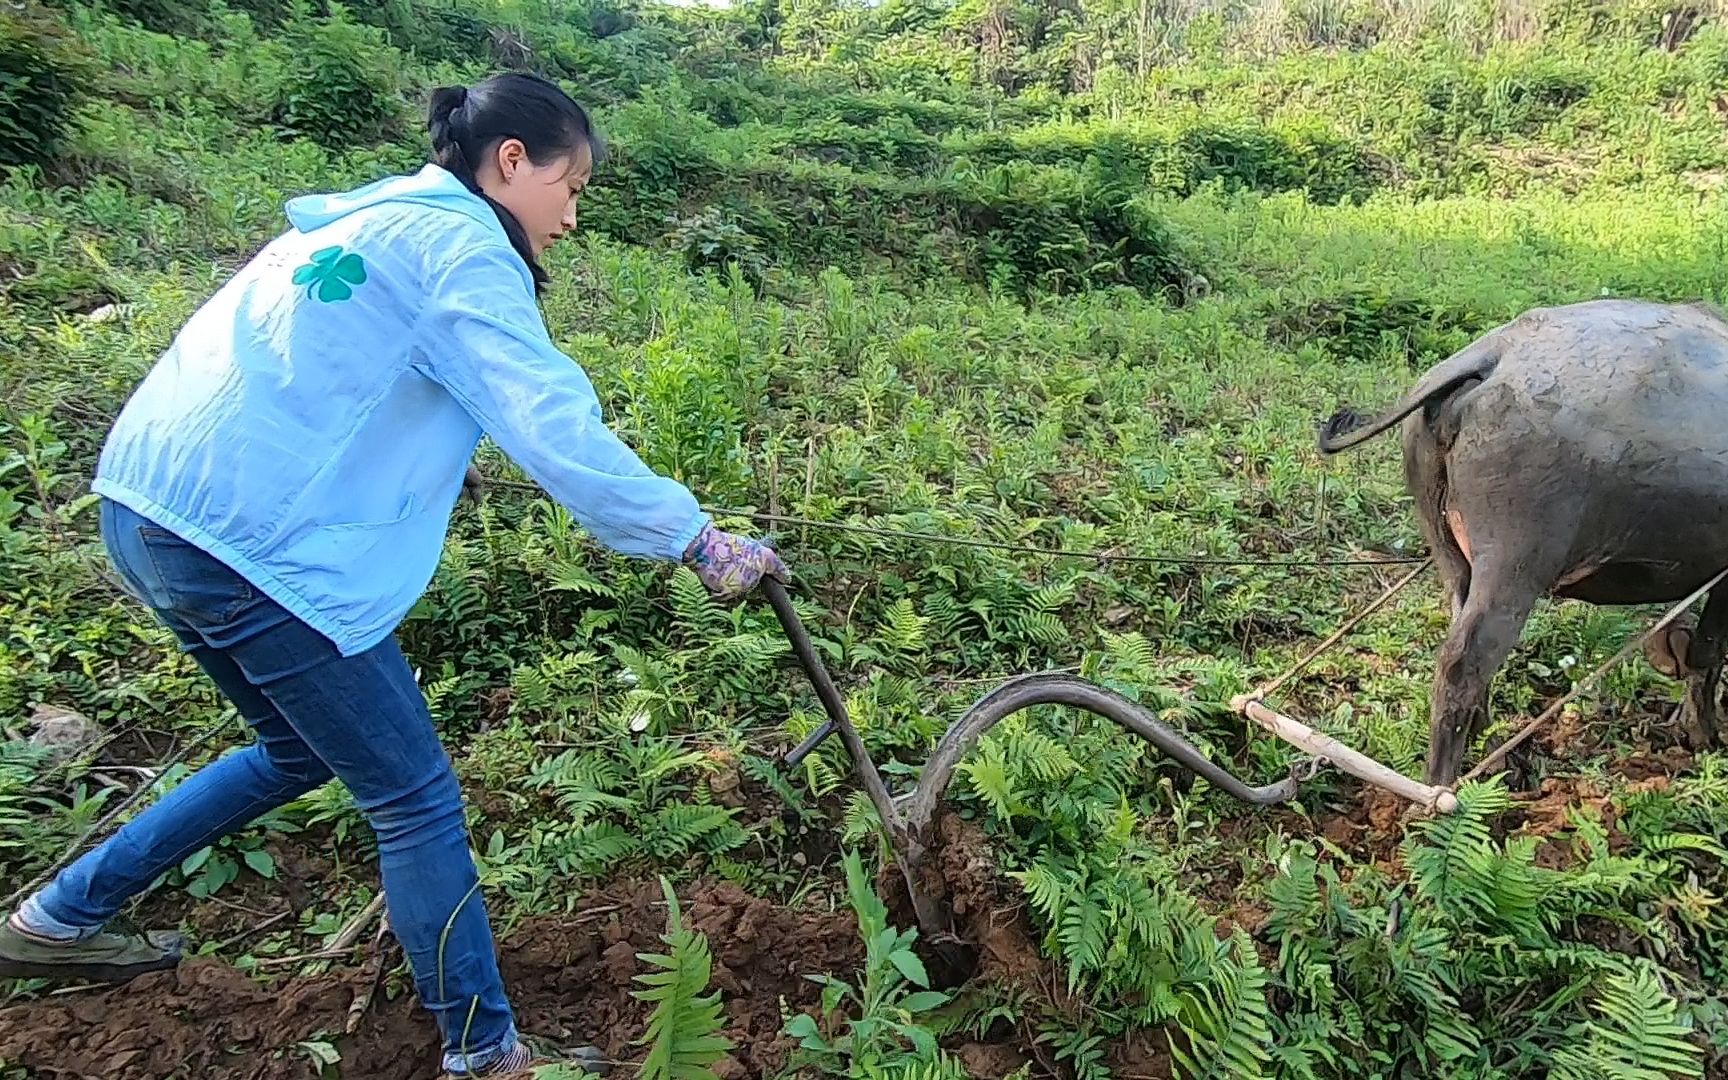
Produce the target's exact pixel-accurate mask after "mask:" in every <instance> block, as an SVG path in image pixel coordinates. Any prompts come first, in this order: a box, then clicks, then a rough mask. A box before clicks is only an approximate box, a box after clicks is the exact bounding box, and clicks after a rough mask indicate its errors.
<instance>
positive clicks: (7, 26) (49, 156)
mask: <svg viewBox="0 0 1728 1080" xmlns="http://www.w3.org/2000/svg"><path fill="white" fill-rule="evenodd" d="M88 75H89V67H88V64H87V61H86V58H85V56H84V53H83V50H82V48H81V47H80V46H79V45H78V43H77V42H76V41H74V40H73V38H72V35H71V34H69V33H67V32H66V29H65V28H64V27H63V26H61V25H60V24H59V23H58V22H57V21H55V20H54V19H52V18H50V17H49V16H48V15H47V14H46V13H45V12H43V11H42V9H41V8H39V7H37V6H36V5H34V4H25V5H23V6H22V7H19V6H16V5H12V4H5V5H0V166H6V165H24V164H32V163H33V164H38V165H46V164H48V163H49V162H50V161H52V160H53V159H54V156H55V154H56V153H57V152H58V151H59V149H60V147H61V146H62V145H63V144H64V143H65V141H66V137H67V134H68V128H69V127H70V126H71V122H72V110H73V107H74V106H75V105H76V103H77V101H78V99H79V97H80V96H81V94H82V92H83V88H84V81H85V79H87V78H88Z"/></svg>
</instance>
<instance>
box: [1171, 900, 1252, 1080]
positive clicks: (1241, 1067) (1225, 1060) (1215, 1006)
mask: <svg viewBox="0 0 1728 1080" xmlns="http://www.w3.org/2000/svg"><path fill="white" fill-rule="evenodd" d="M1230 946H1231V947H1232V949H1233V953H1234V955H1233V956H1231V957H1229V958H1228V959H1224V958H1221V960H1223V962H1221V963H1219V964H1218V965H1217V966H1216V967H1215V968H1214V969H1213V974H1212V978H1211V979H1210V980H1208V981H1207V982H1204V983H1201V984H1200V985H1199V986H1198V987H1197V988H1196V989H1195V991H1194V992H1192V993H1185V994H1184V995H1183V996H1184V998H1185V999H1186V1004H1187V1008H1186V1009H1184V1012H1183V1016H1182V1017H1181V1026H1182V1030H1183V1032H1184V1033H1185V1034H1186V1035H1187V1036H1188V1041H1189V1044H1190V1045H1191V1047H1192V1048H1193V1053H1192V1055H1190V1054H1189V1053H1187V1052H1185V1051H1183V1050H1182V1049H1181V1048H1180V1047H1179V1046H1177V1045H1176V1044H1175V1042H1174V1041H1172V1043H1171V1047H1170V1050H1171V1055H1172V1056H1173V1057H1174V1058H1175V1059H1176V1061H1177V1062H1178V1063H1179V1064H1180V1065H1181V1067H1182V1070H1183V1072H1184V1073H1186V1074H1187V1076H1188V1077H1189V1078H1190V1080H1237V1078H1252V1080H1259V1078H1260V1077H1262V1076H1264V1075H1265V1072H1266V1063H1267V1061H1268V1060H1269V1059H1270V1053H1269V1049H1270V1047H1271V1044H1272V1027H1271V1016H1272V1009H1271V1006H1270V1005H1269V1004H1267V1001H1266V983H1267V978H1266V972H1265V969H1263V968H1262V967H1261V966H1260V958H1259V957H1258V956H1257V955H1256V954H1255V952H1254V945H1253V942H1252V941H1250V940H1249V938H1248V935H1247V934H1246V933H1244V932H1243V931H1241V930H1240V929H1239V930H1237V931H1236V932H1235V933H1234V934H1233V935H1232V936H1231V940H1230Z"/></svg>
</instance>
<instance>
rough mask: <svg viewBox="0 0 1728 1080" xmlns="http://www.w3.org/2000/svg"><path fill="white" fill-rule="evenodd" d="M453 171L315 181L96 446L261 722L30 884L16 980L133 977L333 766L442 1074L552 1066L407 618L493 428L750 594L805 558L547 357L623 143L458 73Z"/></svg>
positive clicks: (133, 555) (145, 543) (530, 84)
mask: <svg viewBox="0 0 1728 1080" xmlns="http://www.w3.org/2000/svg"><path fill="white" fill-rule="evenodd" d="M430 128H431V136H432V144H433V147H434V150H435V152H436V164H431V165H428V166H426V167H425V168H424V169H423V170H421V171H420V172H419V173H418V174H416V175H414V176H408V177H393V178H389V179H386V180H382V181H379V182H377V183H373V184H370V185H367V186H365V187H361V188H359V189H358V190H355V191H350V192H346V193H343V194H336V195H314V196H307V197H304V198H299V199H294V200H292V201H290V202H289V204H288V207H287V212H288V218H289V220H290V222H291V224H292V228H290V229H289V230H288V231H287V232H286V233H284V234H283V235H281V236H279V237H278V238H277V239H276V240H274V241H273V242H271V243H270V244H269V245H268V246H267V247H265V248H264V250H263V251H262V252H260V253H259V254H258V255H257V256H256V257H255V258H254V259H252V260H251V262H250V263H248V264H247V265H246V266H245V267H244V268H243V269H241V270H240V272H239V273H238V274H237V275H236V276H235V277H234V279H233V280H232V281H230V282H229V283H227V284H226V285H225V286H224V287H223V288H222V289H221V291H219V292H218V293H217V294H216V295H215V296H214V297H212V298H211V299H210V301H209V302H208V303H206V304H205V305H204V306H203V308H201V309H200V310H199V311H198V312H197V313H196V314H195V315H194V316H193V317H192V319H191V321H190V322H189V323H188V324H187V325H186V327H185V329H184V330H183V331H182V332H181V333H180V334H179V336H178V337H177V339H176V340H175V341H174V343H173V345H172V346H171V347H170V348H169V349H168V351H167V352H166V354H165V355H164V356H163V357H162V358H161V360H160V362H159V363H157V365H156V366H155V368H154V369H153V370H152V371H151V372H150V373H149V375H148V376H147V377H146V378H145V379H144V381H143V383H142V384H141V385H140V386H139V387H138V389H137V390H136V392H135V393H134V394H133V396H132V398H131V399H130V400H129V401H128V402H127V404H126V408H125V409H124V410H123V411H122V413H121V414H120V417H119V419H118V421H117V422H116V423H115V425H114V428H113V431H112V432H111V433H110V435H109V438H108V441H107V443H106V445H105V446H104V447H103V451H102V455H101V460H100V464H99V465H98V469H97V479H96V482H95V485H94V490H95V492H96V493H97V494H98V495H100V496H101V497H102V500H103V501H102V506H101V524H102V535H103V540H104V543H105V544H106V546H107V550H108V552H109V555H110V557H111V558H112V560H113V562H114V564H115V566H116V568H117V569H118V571H119V573H120V576H121V578H122V579H123V580H124V581H125V582H126V583H127V586H128V588H129V589H130V590H132V591H133V592H134V594H135V595H136V596H137V598H138V599H140V600H141V601H142V602H144V603H146V604H148V605H149V606H150V607H151V608H153V609H154V610H155V611H156V612H157V614H158V615H159V616H160V618H161V619H162V621H163V622H165V623H166V624H167V625H168V626H169V627H170V628H172V630H173V631H174V633H175V635H176V636H177V637H178V638H179V639H180V641H181V642H182V643H183V647H184V648H185V649H186V650H187V651H189V652H190V653H191V654H192V655H193V656H194V657H195V658H196V659H197V661H198V663H199V664H200V665H201V666H202V667H203V669H204V670H205V672H207V673H208V674H209V676H210V677H211V679H213V680H214V681H215V682H216V684H217V686H218V687H219V688H220V689H221V691H222V692H223V693H224V694H225V695H227V697H228V698H229V699H230V700H231V701H232V702H233V703H234V705H235V706H236V707H237V708H238V709H239V711H240V713H241V715H243V716H244V717H245V718H246V720H247V721H248V723H249V724H250V725H251V726H252V727H253V728H254V730H255V731H256V735H257V739H256V741H255V742H254V743H253V744H252V745H250V746H248V747H246V748H244V749H241V750H239V751H237V752H235V753H232V754H230V755H228V756H225V757H223V758H222V759H221V760H219V761H217V762H215V763H213V764H211V765H209V766H207V767H206V768H204V769H202V770H201V771H199V772H197V773H196V774H194V775H193V776H191V777H190V778H188V779H187V780H186V781H185V782H184V783H182V784H181V785H180V786H178V787H177V788H175V789H174V790H173V791H172V792H170V793H169V794H168V795H167V796H165V797H164V798H163V799H162V800H161V801H160V802H158V803H157V804H156V805H154V806H152V807H151V808H150V809H149V810H147V811H146V812H144V813H142V814H140V815H139V816H138V817H137V818H136V819H135V820H133V821H132V822H130V823H129V824H128V825H127V826H126V827H125V828H123V829H121V830H120V831H119V832H118V833H117V834H115V835H114V837H113V838H111V839H110V840H108V841H107V842H106V843H104V844H102V845H101V846H100V847H98V848H96V849H95V850H94V851H92V852H90V853H89V854H87V855H85V856H84V857H83V858H82V859H80V860H79V861H78V862H76V863H74V864H73V865H72V866H71V867H70V868H68V869H67V870H66V871H65V872H63V873H62V874H60V875H59V876H58V877H57V878H56V879H55V880H54V881H53V882H52V883H51V884H49V885H48V886H47V887H45V888H44V889H42V890H41V891H40V892H38V893H36V894H35V895H33V896H31V897H30V898H29V899H28V900H26V901H25V902H24V903H23V904H21V905H20V906H19V908H18V910H17V911H15V912H13V913H12V914H11V915H10V917H9V918H8V920H7V922H6V924H5V927H4V929H0V976H10V977H21V976H39V977H62V976H63V977H79V978H92V977H94V978H105V979H115V980H124V979H126V978H130V977H131V976H133V975H136V974H138V973H140V972H144V971H150V970H155V969H159V968H165V967H171V966H173V965H174V964H175V963H177V962H178V960H179V958H180V954H181V951H182V948H183V945H182V942H181V941H180V940H179V938H178V937H177V936H175V935H173V934H169V933H162V932H156V933H150V934H143V935H123V934H119V933H114V932H105V931H104V930H103V927H104V925H105V924H106V923H107V922H108V920H110V919H111V918H112V917H113V916H114V915H115V914H116V913H117V912H118V911H119V909H120V907H121V906H122V904H124V903H125V902H126V900H127V899H129V898H130V897H132V896H134V895H136V894H137V893H139V892H140V891H142V890H143V889H144V888H146V887H147V886H148V885H149V884H150V882H151V881H153V880H154V879H155V878H156V877H157V875H159V874H161V873H162V872H164V871H165V870H167V869H169V868H170V867H172V866H174V865H176V864H177V863H178V862H180V861H181V860H182V859H184V858H185V857H186V856H187V855H189V854H191V853H192V852H195V851H197V850H199V849H200V848H203V847H205V846H206V845H209V844H212V843H214V842H216V841H217V840H219V839H220V838H221V837H223V836H225V835H227V834H228V833H230V832H233V831H234V830H236V829H238V828H240V827H242V826H244V825H245V824H247V823H248V822H250V821H252V820H254V819H255V818H257V817H259V816H260V815H261V814H263V813H264V812H266V811H268V810H270V809H272V808H274V807H277V806H280V805H282V804H284V803H286V802H289V801H290V800H292V799H295V798H298V797H299V796H301V795H303V794H305V793H306V792H308V791H310V790H312V789H313V788H316V787H318V786H319V785H321V784H324V783H326V782H327V781H329V780H330V779H331V777H332V776H334V777H337V778H339V779H341V780H342V782H343V783H345V784H346V785H347V786H348V788H349V789H350V791H352V792H353V795H354V798H355V801H356V802H357V803H358V804H359V806H360V808H361V809H362V810H363V811H364V812H365V813H366V816H367V819H368V821H369V822H370V824H371V825H372V828H373V829H374V830H375V832H376V833H377V837H378V850H379V862H380V869H381V872H382V875H383V880H384V890H385V896H386V899H387V903H388V909H389V913H390V923H391V927H392V928H393V930H394V931H395V934H396V936H397V938H398V939H400V940H401V942H402V944H403V946H404V948H405V950H406V952H407V954H408V958H409V961H410V963H411V964H412V966H413V969H414V978H415V985H416V987H417V988H418V991H419V997H420V1001H421V1003H422V1004H423V1005H424V1006H425V1007H426V1008H427V1009H428V1010H429V1011H430V1012H431V1013H432V1014H433V1015H434V1016H435V1017H436V1018H437V1021H438V1024H439V1027H440V1028H441V1030H442V1032H443V1040H444V1067H445V1069H446V1070H447V1071H448V1072H449V1073H451V1074H454V1075H496V1074H500V1073H504V1072H512V1071H516V1070H519V1069H523V1068H526V1067H528V1066H529V1065H530V1064H532V1063H533V1062H534V1061H536V1060H538V1057H537V1056H536V1052H532V1051H530V1049H529V1048H528V1046H527V1045H526V1044H525V1043H523V1042H522V1041H521V1039H520V1038H519V1037H518V1033H517V1031H516V1028H515V1024H514V1020H513V1017H512V1014H511V1010H510V1007H509V1005H508V1004H507V1002H506V1001H505V996H504V989H503V985H502V983H501V981H500V979H499V974H498V967H497V962H496V957H495V953H494V948H493V939H492V932H491V929H490V926H489V925H488V921H487V917H486V913H485V910H484V906H483V904H482V902H481V900H480V898H479V896H478V890H477V888H476V885H477V877H476V873H475V867H474V862H473V859H472V857H471V855H470V853H469V849H468V836H467V832H466V828H465V825H464V822H463V809H462V800H461V793H460V791H459V790H458V786H457V781H456V774H455V772H454V771H453V770H452V768H451V763H450V759H449V757H448V755H447V754H446V753H445V751H444V749H443V747H442V746H441V744H440V743H439V741H438V737H437V734H436V732H435V731H434V729H433V727H432V721H431V717H430V715H429V713H428V711H427V706H426V702H425V700H424V698H423V697H422V696H421V694H420V692H419V689H418V687H417V686H416V684H415V680H414V675H413V672H412V671H411V670H410V668H409V666H408V662H407V661H406V660H405V659H404V658H403V655H402V653H401V651H400V649H399V648H398V646H397V644H396V641H395V638H394V631H395V628H396V626H397V624H398V623H399V622H400V621H401V619H402V618H403V616H404V615H405V614H406V613H407V611H408V609H409V608H410V607H411V606H412V604H413V603H414V602H415V600H416V599H417V598H418V596H419V595H420V594H421V593H422V592H423V591H424V590H425V588H426V585H427V583H428V582H429V581H430V580H431V577H432V574H433V572H434V570H435V568H436V565H437V562H438V558H439V555H440V552H441V550H442V546H443V541H444V537H445V533H446V530H447V528H448V523H449V516H450V512H451V510H452V508H453V507H454V505H455V502H456V499H457V497H458V495H459V494H460V492H461V489H462V487H463V483H464V469H465V467H466V465H467V463H468V461H469V459H470V458H471V456H472V454H473V452H474V449H475V446H476V444H477V443H478V442H479V439H480V438H481V436H482V434H486V435H490V436H491V437H492V438H493V440H494V441H495V442H497V444H498V445H499V446H500V447H501V448H502V449H503V450H504V451H505V452H506V453H507V454H509V455H510V456H511V457H512V458H514V459H515V460H516V461H517V462H519V463H520V464H521V465H522V467H523V468H524V469H526V470H527V472H528V473H529V474H530V475H532V476H533V477H534V478H535V480H536V481H537V482H539V483H540V484H541V485H542V486H543V487H544V488H545V489H546V490H547V491H548V492H549V493H550V494H551V495H552V496H553V497H554V498H555V499H557V500H558V501H559V502H560V503H561V504H563V505H564V506H566V507H568V508H569V510H570V512H571V513H572V514H573V515H574V516H575V518H576V519H577V520H578V521H579V522H581V524H582V525H583V526H584V527H585V528H586V529H588V530H589V531H590V532H591V533H592V534H593V535H594V537H595V538H596V539H597V540H599V541H600V542H601V543H603V544H605V545H606V546H608V547H610V548H612V549H614V550H616V551H619V552H622V553H625V554H629V555H635V556H640V557H645V558H651V559H662V560H667V561H674V560H682V561H683V562H684V563H686V564H688V565H690V566H691V567H692V568H693V569H694V571H695V572H696V574H698V575H699V576H700V577H701V578H702V580H703V581H704V583H705V584H706V585H707V586H708V587H709V588H710V589H711V590H712V591H713V592H714V593H716V594H718V595H721V596H725V597H735V596H738V595H741V594H742V593H744V592H746V591H748V590H749V589H751V588H753V587H754V586H755V585H756V583H757V582H758V581H759V580H760V578H761V576H762V575H763V574H771V575H774V576H776V577H779V578H782V579H783V578H785V577H786V576H787V572H786V567H785V565H784V564H783V563H782V562H781V561H780V559H779V557H778V556H776V555H775V553H774V552H773V551H772V550H770V549H769V548H768V547H766V546H764V545H762V544H760V543H758V542H756V541H753V540H750V539H747V538H744V537H741V536H735V535H731V534H728V533H724V532H721V531H719V530H717V529H716V528H715V527H714V526H713V524H712V522H711V521H710V520H709V519H708V518H707V517H706V516H705V515H704V514H703V513H702V512H701V511H700V510H699V509H698V506H697V503H696V499H695V498H694V497H693V496H692V495H691V493H690V492H689V491H687V490H686V489H685V488H684V487H683V486H682V485H680V484H678V483H676V482H674V481H672V480H670V479H667V478H665V477H662V476H659V475H656V474H655V473H654V472H652V471H651V470H649V469H648V468H647V467H646V466H644V465H643V464H642V462H641V461H640V460H639V459H638V458H637V457H636V455H635V454H634V453H632V452H631V451H630V450H629V449H628V448H627V447H626V446H625V445H624V444H623V443H622V442H620V441H619V440H618V438H617V437H616V436H615V435H613V433H612V432H611V431H609V430H608V429H607V428H606V426H605V424H604V423H603V422H602V420H601V417H600V411H599V406H598V403H597V401H596V398H595V394H594V390H593V387H592V386H591V384H590V383H589V381H588V379H587V377H586V376H585V375H584V374H583V372H582V370H581V369H580V368H579V367H578V366H577V365H576V364H575V363H573V362H572V361H571V360H570V359H569V358H567V357H566V356H564V355H563V354H561V353H560V352H559V351H558V350H557V349H556V348H554V346H553V344H552V341H551V339H550V338H549V336H548V335H547V332H546V328H545V326H544V324H543V322H542V320H541V317H540V313H539V310H538V308H537V307H536V305H535V297H536V293H537V291H538V289H539V288H540V287H541V286H543V285H544V284H545V282H546V275H545V273H544V271H543V270H542V269H541V268H540V265H539V263H538V261H537V260H538V257H539V256H540V255H541V253H543V252H544V251H545V250H546V248H547V247H548V246H549V245H551V244H552V243H553V242H554V241H556V240H557V239H558V238H559V237H560V236H562V235H563V234H564V233H566V232H568V231H569V230H570V229H572V228H574V227H575V223H576V203H577V200H578V198H579V197H580V195H581V192H582V189H583V187H584V185H586V184H587V182H588V178H589V175H590V174H591V172H592V170H593V167H594V163H595V159H596V158H597V157H598V151H599V141H598V139H597V138H596V136H595V134H594V132H593V130H592V128H591V126H590V124H589V122H588V117H587V115H586V114H585V113H584V112H583V110H582V109H581V107H580V106H578V105H577V104H576V103H575V102H574V101H572V100H571V99H570V98H569V97H568V96H566V95H565V94H564V93H563V92H562V91H561V90H559V89H558V88H557V87H556V86H554V85H553V84H551V83H549V82H546V81H544V80H541V79H537V78H534V77H532V76H527V75H516V74H511V75H503V76H498V77H494V78H492V79H490V80H488V81H486V82H484V83H482V84H480V85H478V86H476V87H474V88H472V89H464V88H460V87H458V88H449V89H444V90H440V91H438V92H437V94H436V95H435V96H434V98H433V101H432V109H431V117H430Z"/></svg>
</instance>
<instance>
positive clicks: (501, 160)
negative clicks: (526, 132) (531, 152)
mask: <svg viewBox="0 0 1728 1080" xmlns="http://www.w3.org/2000/svg"><path fill="white" fill-rule="evenodd" d="M497 162H498V172H499V174H500V175H501V176H503V178H504V182H505V183H506V184H508V183H510V182H511V181H512V180H514V179H516V173H517V172H518V171H519V170H521V169H523V168H526V167H527V165H528V148H527V147H526V146H524V145H522V140H521V139H503V140H500V141H499V143H498V150H497Z"/></svg>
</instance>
